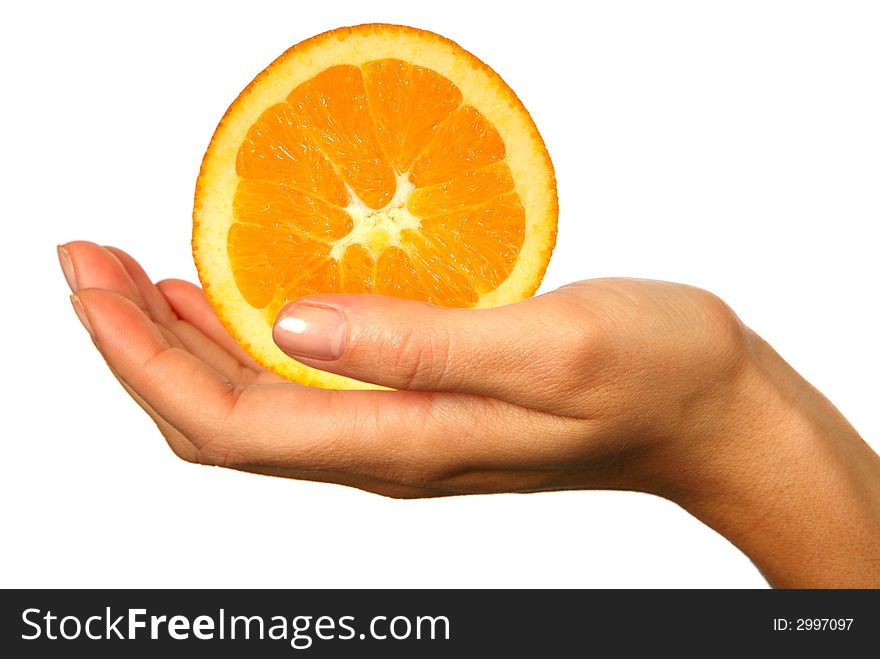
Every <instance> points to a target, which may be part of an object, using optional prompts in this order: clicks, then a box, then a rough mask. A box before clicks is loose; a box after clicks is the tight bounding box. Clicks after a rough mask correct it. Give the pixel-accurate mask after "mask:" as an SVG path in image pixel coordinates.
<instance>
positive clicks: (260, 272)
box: [193, 25, 557, 388]
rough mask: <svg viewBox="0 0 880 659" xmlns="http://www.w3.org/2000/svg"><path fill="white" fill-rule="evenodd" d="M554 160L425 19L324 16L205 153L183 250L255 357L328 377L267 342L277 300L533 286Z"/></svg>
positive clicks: (503, 292) (497, 297)
mask: <svg viewBox="0 0 880 659" xmlns="http://www.w3.org/2000/svg"><path fill="white" fill-rule="evenodd" d="M556 213H557V207H556V188H555V180H554V177H553V168H552V165H551V163H550V160H549V158H548V156H547V153H546V150H545V149H544V145H543V143H542V142H541V138H540V135H539V134H538V132H537V129H536V128H535V126H534V124H533V123H532V121H531V118H530V117H529V115H528V112H526V110H525V108H523V107H522V104H521V103H520V102H519V100H518V99H517V98H516V96H515V95H514V94H513V92H512V91H511V90H510V89H509V88H508V87H507V86H506V85H505V84H504V82H503V81H502V80H501V79H500V78H499V77H498V76H497V74H495V73H494V72H493V71H492V70H491V69H489V68H488V67H487V66H486V65H485V64H483V63H482V62H480V61H479V60H477V59H476V58H474V57H473V56H472V55H470V54H469V53H467V52H465V51H463V50H462V49H461V48H459V47H458V46H457V45H455V44H453V43H452V42H450V41H448V40H446V39H443V38H442V37H439V36H437V35H435V34H431V33H429V32H423V31H420V30H414V29H412V28H404V27H400V26H388V25H366V26H359V27H356V28H345V29H340V30H335V31H333V32H330V33H328V34H325V35H320V36H318V37H315V38H314V39H311V40H309V41H307V42H304V43H302V44H299V45H297V46H295V47H294V48H292V49H291V50H289V51H288V52H287V53H285V54H284V55H283V56H282V57H280V58H279V59H278V60H276V61H275V62H274V63H273V64H272V65H271V66H270V67H269V68H268V69H267V70H266V71H264V72H263V73H262V74H261V75H260V76H258V77H257V79H256V80H255V81H254V82H253V83H252V84H251V85H250V86H249V87H248V88H247V89H246V90H245V91H244V92H242V94H241V96H240V97H239V98H238V99H237V100H236V101H235V103H233V105H232V107H230V109H229V111H228V112H227V114H226V115H225V116H224V118H223V120H222V122H221V124H220V126H218V128H217V131H216V133H215V134H214V137H213V139H212V141H211V144H210V146H209V148H208V151H207V153H206V154H205V159H204V162H203V163H202V170H201V173H200V175H199V181H198V184H197V188H196V203H195V208H194V211H193V218H194V225H193V255H194V257H195V260H196V265H197V267H198V270H199V277H200V279H201V280H202V283H203V286H204V288H205V293H206V295H207V296H208V299H209V300H210V302H211V304H212V305H213V306H214V309H215V310H216V311H217V315H218V318H219V319H220V321H221V322H222V323H223V325H224V326H225V327H226V329H227V330H228V331H229V332H230V333H231V334H232V335H233V336H234V337H235V338H236V339H237V340H238V341H239V343H240V344H241V345H242V346H243V347H244V348H245V349H246V350H247V351H248V352H249V354H251V355H252V356H253V357H254V359H256V360H257V361H258V362H259V363H260V364H262V365H264V366H265V367H266V368H268V369H270V370H272V371H275V372H277V373H279V374H281V375H283V376H285V377H288V378H290V379H293V380H296V381H299V382H302V383H305V384H315V385H319V386H325V387H334V388H351V387H356V388H363V387H367V386H369V385H366V384H364V383H360V382H355V381H353V380H349V379H347V378H343V377H341V376H337V375H332V374H328V373H323V372H320V371H316V370H314V369H311V368H308V367H306V366H304V365H303V364H301V363H299V362H297V361H295V360H293V359H291V358H289V357H287V356H286V355H285V354H284V353H282V352H281V351H280V350H279V349H278V347H277V346H276V345H275V344H274V342H273V341H272V325H273V322H274V319H275V317H276V315H277V313H278V311H279V310H280V309H281V308H282V307H283V306H284V305H285V304H287V303H288V302H291V301H293V300H296V299H299V298H301V297H303V296H307V295H326V294H334V293H357V294H379V295H388V296H393V297H402V298H411V299H417V300H423V301H426V302H429V303H432V304H436V305H441V306H450V307H485V306H491V305H497V304H505V303H508V302H512V301H515V300H518V299H521V298H523V297H525V296H528V295H531V294H532V293H533V292H534V291H535V289H536V288H537V286H538V284H539V283H540V281H541V277H542V275H543V273H544V269H545V268H546V265H547V261H548V260H549V258H550V253H551V250H552V248H553V244H554V241H555V236H556Z"/></svg>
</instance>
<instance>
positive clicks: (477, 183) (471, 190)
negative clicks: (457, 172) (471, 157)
mask: <svg viewBox="0 0 880 659" xmlns="http://www.w3.org/2000/svg"><path fill="white" fill-rule="evenodd" d="M513 188H514V184H513V176H511V174H510V168H509V167H508V166H507V165H506V164H504V163H503V162H496V163H493V164H491V165H489V166H487V167H484V168H483V169H478V170H476V171H472V172H465V173H464V174H462V175H461V176H458V177H456V178H454V179H452V180H451V181H446V182H445V183H440V184H439V185H432V186H430V187H426V188H416V189H415V190H413V192H412V194H411V195H410V197H409V202H408V203H407V208H408V209H409V212H410V213H412V214H413V215H416V216H418V217H430V216H431V215H442V214H444V213H451V212H453V211H459V210H462V209H463V208H467V207H468V206H475V205H477V204H482V203H483V202H486V201H488V200H490V199H492V198H493V197H497V196H499V195H502V194H504V193H505V192H510V191H512V190H513Z"/></svg>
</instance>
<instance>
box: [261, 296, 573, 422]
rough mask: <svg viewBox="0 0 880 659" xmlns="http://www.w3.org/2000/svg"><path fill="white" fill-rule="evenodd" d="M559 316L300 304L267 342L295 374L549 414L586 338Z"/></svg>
mask: <svg viewBox="0 0 880 659" xmlns="http://www.w3.org/2000/svg"><path fill="white" fill-rule="evenodd" d="M566 312H567V309H566V307H565V303H564V301H563V300H560V299H557V298H553V297H551V296H550V295H547V296H543V297H540V298H533V299H530V300H525V301H523V302H519V303H517V304H512V305H508V306H504V307H497V308H494V309H444V308H440V307H435V306H432V305H428V304H424V303H421V302H413V301H409V300H399V299H393V298H384V297H376V296H362V295H348V296H322V297H309V298H304V299H302V300H298V301H296V302H293V303H291V304H289V305H288V306H287V307H285V308H284V309H282V311H281V313H280V314H279V315H278V318H277V320H276V322H275V327H274V331H273V335H274V338H275V342H276V343H277V344H278V346H279V347H280V348H281V349H282V350H284V351H285V352H286V353H287V354H289V355H291V356H292V357H294V358H295V359H297V360H299V361H301V362H303V363H304V364H307V365H309V366H312V367H314V368H318V369H321V370H324V371H328V372H331V373H338V374H340V375H346V376H348V377H352V378H355V379H357V380H363V381H367V382H373V383H375V384H380V385H384V386H387V387H393V388H395V389H410V390H422V391H460V392H467V393H472V394H480V395H485V396H491V397H494V398H500V399H503V400H507V401H510V402H514V403H516V404H522V405H528V406H534V407H538V408H540V409H549V408H552V407H553V406H554V405H555V404H556V403H557V402H558V401H559V400H560V397H561V396H564V395H565V393H566V392H565V391H564V390H563V391H560V390H559V388H558V387H556V383H557V382H560V381H561V379H562V378H560V377H559V374H560V373H564V372H567V371H568V370H569V364H570V363H571V361H572V352H574V351H575V350H577V347H578V346H580V345H582V344H583V336H584V334H585V333H586V332H588V331H589V328H588V327H586V326H585V323H582V322H581V323H578V322H575V321H573V320H572V316H571V314H569V313H566ZM550 337H552V342H551V338H550Z"/></svg>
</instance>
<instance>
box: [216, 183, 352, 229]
mask: <svg viewBox="0 0 880 659" xmlns="http://www.w3.org/2000/svg"><path fill="white" fill-rule="evenodd" d="M233 212H234V214H235V219H236V220H237V221H239V222H247V223H250V224H258V225H260V226H264V227H267V228H273V229H274V228H276V227H281V226H284V227H287V230H288V231H291V232H294V233H303V234H305V235H306V236H308V237H309V238H313V239H315V240H322V241H324V242H329V241H331V240H339V239H340V238H342V237H343V236H344V235H345V234H347V233H348V232H349V231H351V229H352V223H351V216H350V215H349V214H348V213H346V212H345V211H344V210H342V209H341V208H339V207H338V206H334V205H332V204H329V203H327V202H326V201H324V200H323V199H321V198H319V197H310V196H309V195H307V194H305V193H304V192H301V191H300V190H297V189H296V188H293V187H290V185H289V184H288V183H287V182H284V181H279V182H276V181H265V180H250V179H242V180H241V181H239V183H238V187H237V188H236V190H235V200H234V202H233Z"/></svg>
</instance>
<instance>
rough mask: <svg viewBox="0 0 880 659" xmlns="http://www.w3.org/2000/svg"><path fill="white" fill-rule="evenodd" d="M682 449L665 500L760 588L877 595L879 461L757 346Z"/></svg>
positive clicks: (751, 339)
mask: <svg viewBox="0 0 880 659" xmlns="http://www.w3.org/2000/svg"><path fill="white" fill-rule="evenodd" d="M747 344H748V347H747V353H748V354H747V357H746V358H745V359H744V360H743V364H742V368H741V369H740V370H739V371H738V373H737V375H736V377H735V378H733V379H732V380H731V381H730V382H729V383H727V384H726V386H725V387H724V388H723V394H722V395H719V396H716V397H715V399H714V401H713V404H712V407H713V409H712V418H714V419H715V421H713V422H711V423H712V425H711V426H710V425H709V423H708V422H707V423H706V424H697V426H696V427H697V428H698V429H699V433H700V435H701V436H700V437H693V436H692V437H689V438H688V439H687V443H688V446H687V447H685V448H686V449H687V450H686V451H684V452H683V455H687V462H685V461H684V460H678V467H679V473H680V478H678V479H677V481H676V487H675V490H674V492H673V494H672V496H670V497H669V498H671V499H673V500H674V501H676V502H677V503H679V504H680V505H682V506H683V507H684V508H686V509H687V510H689V511H690V512H691V513H692V514H694V515H695V516H697V517H698V518H700V519H702V520H703V521H704V522H705V523H707V524H708V525H709V526H711V527H713V528H714V529H716V530H717V531H718V532H720V533H721V534H722V535H724V536H725V537H727V538H728V539H729V540H730V541H731V542H733V543H734V544H736V545H737V546H738V547H739V548H740V549H741V550H743V551H744V552H745V553H746V554H747V555H748V556H749V557H750V558H751V559H752V560H753V561H754V562H755V564H756V565H757V566H758V568H759V569H760V570H761V571H762V572H763V573H764V575H765V576H766V577H767V579H768V581H769V582H770V583H771V585H774V586H788V587H791V586H796V587H797V586H800V587H808V586H812V587H842V586H848V587H855V586H878V585H880V554H878V549H877V548H878V547H880V458H878V456H877V454H875V453H874V452H873V451H872V450H871V448H870V447H869V446H867V445H866V444H865V443H864V441H863V440H862V439H861V437H859V435H858V433H857V432H856V431H855V430H854V429H853V428H852V426H850V424H849V423H848V422H847V421H846V419H844V417H843V416H842V415H841V414H840V413H839V412H838V411H837V409H836V408H834V406H833V405H832V404H831V403H830V402H829V401H828V400H827V399H825V398H824V397H823V396H822V395H821V394H820V393H819V392H818V391H816V390H815V389H813V387H811V386H810V385H809V384H808V383H807V382H806V381H805V380H804V379H803V378H801V377H800V376H799V375H798V374H797V373H796V372H795V371H794V370H793V369H792V368H791V367H790V366H789V365H788V364H786V363H785V361H784V360H783V359H782V358H781V357H780V356H779V355H778V354H777V353H776V352H775V351H774V350H773V349H772V348H771V347H770V346H769V345H767V344H766V343H765V342H764V341H763V340H762V339H760V337H757V336H756V335H754V334H752V333H748V341H747Z"/></svg>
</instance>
